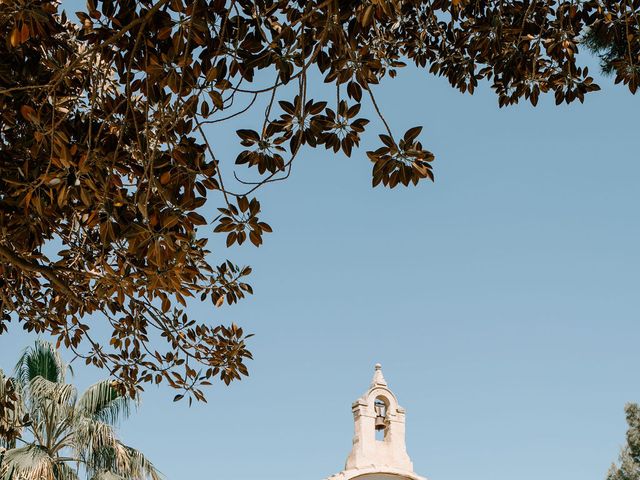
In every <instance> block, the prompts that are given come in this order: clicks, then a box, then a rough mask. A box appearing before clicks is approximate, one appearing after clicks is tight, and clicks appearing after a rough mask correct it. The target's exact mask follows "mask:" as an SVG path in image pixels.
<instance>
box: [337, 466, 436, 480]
mask: <svg viewBox="0 0 640 480" xmlns="http://www.w3.org/2000/svg"><path fill="white" fill-rule="evenodd" d="M375 473H379V474H386V475H398V476H401V477H405V478H407V479H409V480H428V479H427V478H426V477H421V476H420V475H418V474H416V473H415V472H410V471H408V470H401V469H399V468H393V467H379V466H378V467H368V468H355V469H352V470H345V471H343V472H340V473H338V474H336V475H332V476H331V477H329V478H328V479H327V480H356V479H357V478H359V477H361V476H363V475H371V474H375Z"/></svg>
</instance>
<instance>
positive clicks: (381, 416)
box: [373, 400, 387, 430]
mask: <svg viewBox="0 0 640 480" xmlns="http://www.w3.org/2000/svg"><path fill="white" fill-rule="evenodd" d="M373 409H374V410H375V412H376V423H375V426H376V430H384V429H385V428H387V423H386V416H387V406H386V405H385V404H384V402H382V401H380V400H376V402H375V403H374V404H373Z"/></svg>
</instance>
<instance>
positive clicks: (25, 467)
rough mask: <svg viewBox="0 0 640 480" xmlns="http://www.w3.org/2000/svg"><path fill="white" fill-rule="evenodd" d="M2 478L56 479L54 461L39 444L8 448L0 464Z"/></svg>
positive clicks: (11, 479)
mask: <svg viewBox="0 0 640 480" xmlns="http://www.w3.org/2000/svg"><path fill="white" fill-rule="evenodd" d="M0 479H1V480H56V477H55V467H54V461H53V459H52V458H51V457H50V456H49V454H48V453H47V451H46V450H45V449H44V448H42V447H40V446H37V445H29V446H26V447H21V448H12V449H11V450H7V451H6V452H5V454H4V457H3V458H2V466H0Z"/></svg>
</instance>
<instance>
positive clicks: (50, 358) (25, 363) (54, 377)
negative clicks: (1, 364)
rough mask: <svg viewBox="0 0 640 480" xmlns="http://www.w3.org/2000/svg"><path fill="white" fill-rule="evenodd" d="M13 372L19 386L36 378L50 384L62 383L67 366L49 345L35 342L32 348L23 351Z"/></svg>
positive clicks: (40, 341)
mask: <svg viewBox="0 0 640 480" xmlns="http://www.w3.org/2000/svg"><path fill="white" fill-rule="evenodd" d="M15 370H16V379H17V381H18V382H19V383H20V384H21V385H27V384H28V383H29V382H30V381H31V380H33V379H34V378H36V377H38V376H40V377H43V378H46V379H47V380H49V381H50V382H64V377H65V374H66V370H67V365H66V364H65V363H64V361H63V360H62V358H61V357H60V355H59V354H58V351H57V350H56V349H55V347H54V346H53V345H52V344H51V343H49V342H45V341H43V340H36V342H35V344H34V346H33V347H27V348H26V349H25V350H24V352H23V353H22V356H21V357H20V359H19V360H18V363H17V364H16V369H15Z"/></svg>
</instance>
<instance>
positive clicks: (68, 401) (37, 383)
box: [29, 377, 78, 406]
mask: <svg viewBox="0 0 640 480" xmlns="http://www.w3.org/2000/svg"><path fill="white" fill-rule="evenodd" d="M77 393H78V392H77V390H76V387H75V386H73V385H72V384H70V383H57V382H52V381H50V380H48V379H46V378H44V377H35V378H33V379H32V380H31V381H30V382H29V399H30V400H31V401H32V402H33V403H34V404H40V403H42V402H55V403H56V404H57V405H60V406H63V405H70V406H71V405H73V404H75V401H76V396H77Z"/></svg>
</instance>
